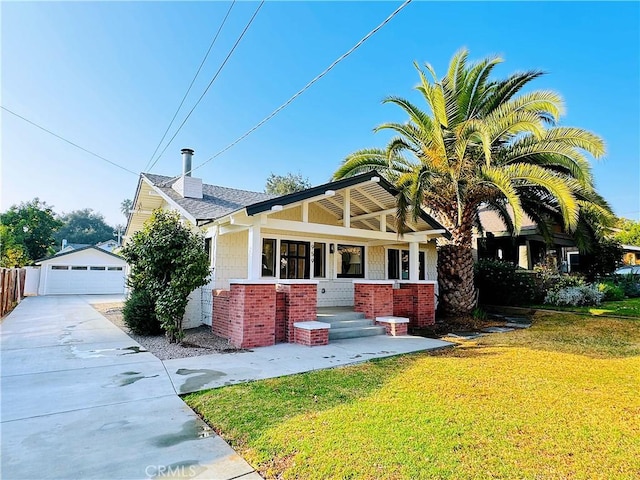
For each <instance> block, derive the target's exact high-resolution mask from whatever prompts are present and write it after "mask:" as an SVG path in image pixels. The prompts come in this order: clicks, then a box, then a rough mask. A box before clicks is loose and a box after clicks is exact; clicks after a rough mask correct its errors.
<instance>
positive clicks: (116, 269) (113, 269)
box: [107, 267, 122, 272]
mask: <svg viewBox="0 0 640 480" xmlns="http://www.w3.org/2000/svg"><path fill="white" fill-rule="evenodd" d="M107 270H109V271H110V272H113V271H117V272H121V271H122V267H109V268H107Z"/></svg>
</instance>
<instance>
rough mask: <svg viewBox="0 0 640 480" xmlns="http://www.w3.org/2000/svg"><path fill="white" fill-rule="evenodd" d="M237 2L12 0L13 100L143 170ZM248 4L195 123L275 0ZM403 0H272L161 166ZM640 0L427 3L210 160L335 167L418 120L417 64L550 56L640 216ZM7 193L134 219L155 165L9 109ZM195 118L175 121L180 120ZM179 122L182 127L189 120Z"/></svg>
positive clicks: (220, 167) (319, 65)
mask: <svg viewBox="0 0 640 480" xmlns="http://www.w3.org/2000/svg"><path fill="white" fill-rule="evenodd" d="M229 5H230V4H229V3H227V2H158V3H155V2H139V3H135V2H60V3H54V2H51V3H31V2H15V3H14V2H3V3H2V6H1V9H2V10H1V16H2V19H1V21H2V25H1V26H2V37H1V40H2V98H1V103H2V105H3V106H5V107H6V108H9V109H11V110H13V111H15V112H17V113H19V114H21V115H23V116H25V117H26V118H28V119H30V120H32V121H34V122H36V123H38V124H40V125H42V126H44V127H46V128H48V129H50V130H52V131H54V132H56V133H57V134H59V135H62V136H64V137H66V138H67V139H69V140H71V141H73V142H76V143H78V144H79V145H81V146H83V147H84V148H86V149H88V150H91V151H93V152H95V153H97V154H99V155H102V156H104V157H106V158H108V159H110V160H112V161H114V162H117V163H119V164H121V165H123V166H126V167H127V168H128V169H130V170H133V171H134V172H140V171H142V170H143V169H144V167H145V165H146V164H147V163H148V161H149V159H150V157H151V155H152V153H153V150H154V149H155V147H156V145H157V143H158V142H159V140H160V138H161V136H162V134H163V132H164V130H165V129H166V127H167V125H168V123H169V121H170V119H171V117H172V115H173V113H174V111H175V109H176V107H177V106H178V103H179V102H180V99H181V98H182V96H183V95H184V92H185V91H186V89H187V87H188V85H189V82H190V81H191V79H192V77H193V75H194V73H195V71H196V69H197V67H198V65H199V64H200V62H201V60H202V58H203V56H204V53H205V52H206V50H207V48H208V47H209V44H210V42H211V39H212V38H213V35H214V34H215V31H216V30H217V28H218V26H219V24H220V22H221V20H222V17H223V16H224V14H225V13H226V11H227V9H228V8H229ZM257 5H258V4H257V3H256V2H238V3H237V4H236V5H235V6H234V8H233V10H232V12H231V15H230V18H229V21H228V22H227V24H226V25H225V27H224V29H223V31H222V33H221V35H220V38H219V39H218V42H217V43H216V45H215V46H214V48H213V51H212V53H211V54H210V56H209V58H208V60H207V63H206V64H205V66H204V67H203V70H202V72H201V74H200V77H199V78H198V80H197V81H196V83H195V85H194V87H193V90H192V92H191V95H190V96H189V98H188V99H187V102H186V104H185V106H186V107H187V108H185V109H184V110H183V111H182V112H181V113H180V114H179V115H178V120H179V121H182V119H183V118H184V115H186V113H187V112H188V110H189V109H190V108H191V106H192V105H193V104H194V102H195V100H196V99H197V98H198V97H199V96H200V94H201V93H202V91H203V90H204V88H205V87H206V85H207V84H208V83H209V81H210V79H211V77H212V76H213V74H214V73H215V71H216V70H217V68H218V66H219V65H220V63H221V62H222V60H223V59H224V57H225V56H226V54H227V52H228V51H229V49H230V48H231V46H232V45H233V43H234V42H235V40H236V38H237V36H238V35H239V33H240V31H241V30H242V28H243V27H244V26H245V24H246V22H247V21H248V19H249V18H250V16H251V15H252V13H253V11H254V10H255V8H256V7H257ZM399 5H400V2H271V1H268V2H267V3H266V4H265V5H264V7H263V8H262V10H261V11H260V13H259V14H258V16H257V18H256V20H255V22H254V23H253V25H252V26H251V28H250V29H249V31H248V32H247V34H246V36H245V37H244V39H243V40H242V42H241V43H240V45H239V47H238V48H237V50H236V51H235V53H234V54H233V56H232V57H231V59H230V60H229V62H228V63H227V65H226V67H225V68H224V69H223V71H222V73H221V74H220V76H219V78H218V79H217V80H216V82H215V83H214V84H213V86H212V87H211V89H210V90H209V93H208V94H207V96H206V97H205V98H204V100H203V101H202V103H200V105H199V106H198V108H197V109H196V110H195V112H194V114H193V115H192V116H191V118H190V119H189V120H188V121H187V123H186V124H185V126H184V127H183V128H182V130H181V131H180V133H179V134H178V135H177V137H176V139H175V140H174V141H173V142H172V144H171V145H170V146H169V148H168V149H167V150H166V152H165V154H164V155H163V156H162V158H161V159H160V160H159V161H158V163H157V165H156V166H155V167H154V168H153V173H158V174H165V175H176V174H178V173H179V172H180V168H181V164H180V149H181V148H184V147H190V148H193V149H194V150H195V152H196V154H195V157H194V163H195V165H198V164H200V163H201V162H203V161H204V160H206V159H208V158H209V157H211V156H212V155H213V154H214V153H216V152H218V151H219V150H220V149H222V148H223V147H225V146H226V145H228V144H229V143H230V142H231V141H233V140H235V139H236V138H237V137H238V136H240V135H241V134H243V133H244V132H245V131H247V130H248V129H249V128H251V127H252V126H253V125H255V124H256V123H257V122H258V121H260V120H261V119H262V118H264V117H265V116H266V115H267V114H269V113H270V112H271V111H272V110H274V109H275V108H276V107H278V106H279V105H280V104H282V103H283V102H284V101H285V100H287V99H288V98H289V97H290V96H291V95H292V94H293V93H295V92H296V91H298V90H299V89H300V88H301V87H302V86H303V85H305V84H306V83H307V82H308V81H309V80H311V79H312V78H313V77H314V76H315V75H317V74H318V73H320V72H321V71H322V70H323V69H324V68H325V67H327V66H328V65H329V64H330V63H331V62H332V61H333V60H335V59H336V58H337V57H338V56H340V55H341V54H343V53H344V52H345V51H346V50H348V49H349V48H350V47H351V46H353V45H354V44H355V43H356V42H357V41H358V40H359V39H360V38H362V37H363V36H364V35H365V34H366V33H367V32H369V31H370V30H371V29H372V28H373V27H375V26H376V25H378V24H379V23H380V22H381V21H382V20H383V19H384V18H386V17H387V16H388V15H389V14H390V13H391V12H392V11H393V10H394V9H395V8H396V7H397V6H399ZM639 23H640V4H639V3H637V2H622V3H615V2H602V3H600V2H567V3H560V2H530V3H529V2H470V3H466V2H418V1H414V2H413V3H411V4H410V5H409V6H408V7H407V8H405V9H404V10H403V11H402V12H401V13H400V14H399V15H398V16H396V17H395V18H394V19H393V20H392V21H391V23H389V24H388V25H386V26H385V27H384V28H383V29H382V30H381V31H379V32H378V33H377V34H376V35H375V36H373V37H372V38H370V39H369V40H368V41H367V42H366V43H365V44H364V45H363V46H362V47H360V49H359V50H357V51H356V52H355V53H354V54H353V55H351V56H350V57H349V58H347V59H346V60H345V61H343V62H342V63H340V64H339V65H338V66H337V67H336V68H335V69H334V70H333V71H331V72H330V73H329V74H328V75H327V76H326V77H324V78H323V79H321V80H320V81H319V82H318V83H316V84H315V85H314V86H313V87H311V89H309V90H308V91H307V92H306V93H304V94H303V95H302V96H301V97H299V98H298V99H297V100H296V101H295V102H294V103H293V104H291V105H290V106H289V107H287V108H286V109H285V110H283V111H282V112H281V113H280V114H279V115H278V116H276V117H275V118H274V119H273V120H271V121H270V122H268V123H267V124H266V125H265V126H263V127H262V128H260V129H259V130H258V131H256V132H255V133H253V134H252V135H251V136H249V137H248V138H247V139H245V140H244V141H242V142H241V143H239V144H238V145H237V146H235V147H234V148H232V149H231V150H229V151H228V152H226V153H225V154H223V155H221V156H220V157H218V158H217V159H215V160H214V161H212V162H210V163H208V164H207V165H206V166H204V167H203V168H201V169H199V170H197V171H196V172H194V176H197V177H200V178H203V180H204V181H205V183H212V184H218V185H225V186H230V187H236V188H245V189H248V190H258V191H261V190H263V189H264V184H265V180H266V178H267V177H268V176H269V174H270V173H271V172H273V173H276V174H284V173H286V172H289V171H291V172H300V173H302V174H303V175H304V176H306V177H308V178H309V179H310V181H311V182H312V183H313V184H319V183H323V182H325V181H327V180H328V179H329V177H330V176H331V174H332V172H333V171H334V170H335V169H336V168H337V166H338V165H339V163H340V162H341V160H342V159H343V158H344V157H345V156H346V155H347V154H349V153H350V152H352V151H354V150H357V149H360V148H364V147H375V146H383V145H384V144H385V142H386V140H387V137H386V136H385V135H384V134H374V133H373V131H372V129H373V127H375V126H376V125H377V124H380V123H382V122H385V121H391V120H393V121H403V120H404V118H403V117H402V115H401V114H400V112H399V111H398V110H397V107H393V106H391V105H382V104H381V100H382V99H383V98H384V97H385V96H387V95H400V96H405V97H409V98H411V99H413V100H415V101H419V100H420V99H419V97H418V96H417V95H416V93H415V92H413V90H412V89H413V87H414V86H415V84H416V83H417V75H416V72H415V70H414V67H413V62H414V61H418V62H421V63H423V62H429V63H431V64H432V65H433V66H434V67H435V69H436V72H438V74H439V75H443V74H444V72H445V69H446V67H447V64H448V61H449V59H450V58H451V56H452V55H453V54H454V52H455V51H456V50H458V49H459V48H461V47H467V48H468V49H469V50H470V58H472V59H480V58H482V57H485V56H488V55H491V54H499V55H501V56H502V57H503V58H504V59H505V63H504V64H502V65H500V66H499V67H498V68H497V69H496V71H495V72H496V75H498V76H506V75H508V74H510V73H512V72H515V71H517V70H526V69H541V70H544V71H546V72H548V75H546V76H544V77H543V78H541V79H539V80H537V81H535V82H534V83H533V84H532V86H533V87H535V88H539V89H553V90H556V91H558V92H559V93H561V94H562V96H563V97H564V99H565V103H566V111H567V113H566V115H565V117H564V118H563V119H562V122H561V123H562V124H563V125H572V126H578V127H581V128H586V129H588V130H591V131H593V132H595V133H597V134H599V135H601V136H602V137H603V138H604V139H605V141H606V143H607V156H606V158H605V159H604V160H601V161H598V162H596V163H594V167H593V170H594V174H595V179H596V186H597V188H598V190H599V191H600V192H601V193H602V194H603V195H604V196H605V198H606V199H607V200H608V201H609V202H610V203H611V205H612V206H613V208H614V210H615V212H616V213H617V214H618V215H621V216H625V217H628V218H635V219H639V218H640V141H639V135H640V63H639V62H640V60H639V59H640V30H639ZM1 119H2V127H1V128H2V150H1V151H2V205H1V210H2V211H4V210H6V209H7V208H9V206H11V205H12V204H14V203H18V202H20V201H28V200H30V199H32V198H34V197H36V196H37V197H39V198H40V199H41V200H45V201H46V202H48V203H49V204H52V205H54V207H55V210H56V211H57V212H69V211H71V210H76V209H80V208H93V209H94V210H96V211H99V212H101V213H103V214H104V215H105V217H106V220H107V221H108V222H109V223H111V224H116V223H124V220H125V219H124V217H123V216H122V215H121V214H120V213H119V205H120V202H121V201H122V200H123V199H124V198H133V196H134V193H135V187H136V183H137V177H136V176H135V175H133V174H130V173H127V172H124V171H122V170H119V169H117V168H115V167H113V166H111V165H109V164H107V163H105V162H102V161H100V160H98V159H96V158H94V157H92V156H90V155H88V154H86V153H84V152H82V151H80V150H77V149H75V148H74V147H72V146H70V145H68V144H66V143H64V142H61V141H60V140H58V139H56V138H54V137H52V136H50V135H48V134H46V133H44V132H42V131H41V130H38V129H36V128H34V127H33V126H31V125H29V124H27V123H25V122H24V121H22V120H20V119H17V118H15V117H14V116H12V115H10V114H8V113H6V112H4V111H2V116H1ZM176 127H177V125H175V126H174V127H173V129H175V128H176ZM173 129H172V131H171V132H170V135H172V134H173V132H174V131H175V130H173Z"/></svg>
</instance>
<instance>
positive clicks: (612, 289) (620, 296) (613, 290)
mask: <svg viewBox="0 0 640 480" xmlns="http://www.w3.org/2000/svg"><path fill="white" fill-rule="evenodd" d="M598 291H600V292H601V293H602V294H603V295H604V297H603V298H602V300H603V301H605V302H609V301H613V300H624V289H623V288H622V287H621V286H620V285H616V284H615V283H613V282H611V281H607V282H601V283H599V284H598Z"/></svg>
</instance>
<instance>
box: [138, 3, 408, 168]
mask: <svg viewBox="0 0 640 480" xmlns="http://www.w3.org/2000/svg"><path fill="white" fill-rule="evenodd" d="M409 1H411V0H409ZM264 2H265V0H262V1H261V2H260V5H258V8H256V11H255V12H253V16H252V17H251V19H250V20H249V22H248V23H247V25H246V26H245V27H244V30H243V31H242V33H241V34H240V36H239V37H238V39H237V40H236V43H235V44H234V45H233V47H231V50H229V53H228V54H227V57H226V58H225V59H224V61H223V62H222V64H221V65H220V68H218V71H217V72H216V73H215V75H214V76H213V78H212V79H211V81H210V82H209V85H207V88H205V90H204V92H202V95H200V98H198V101H196V104H195V105H194V106H193V108H192V109H191V110H190V111H189V113H188V114H187V116H186V117H185V119H184V120H183V121H182V123H181V124H180V126H179V127H178V129H177V130H176V133H174V134H173V136H172V137H171V139H170V140H169V143H167V144H166V145H165V147H164V148H163V149H162V152H160V155H158V157H157V158H156V159H155V161H154V162H153V163H152V164H151V166H150V167H149V169H151V168H153V167H154V166H155V164H156V163H158V160H160V158H161V157H162V155H163V154H164V152H166V151H167V148H169V145H171V142H173V140H174V139H175V138H176V136H177V135H178V133H179V132H180V130H181V129H182V127H183V126H184V124H185V123H187V120H188V119H189V117H190V116H191V114H192V113H193V111H194V110H195V109H196V107H197V106H198V105H199V104H200V102H201V101H202V99H203V98H204V96H205V95H206V94H207V92H208V91H209V88H211V85H213V82H215V80H216V78H218V75H219V74H220V72H221V71H222V69H223V68H224V66H225V65H226V64H227V61H228V60H229V58H231V55H232V54H233V52H234V51H235V49H236V47H237V46H238V44H239V43H240V40H242V38H243V37H244V35H245V33H247V30H249V27H250V26H251V24H252V23H253V20H254V19H255V18H256V16H257V15H258V12H259V11H260V9H261V8H262V5H264Z"/></svg>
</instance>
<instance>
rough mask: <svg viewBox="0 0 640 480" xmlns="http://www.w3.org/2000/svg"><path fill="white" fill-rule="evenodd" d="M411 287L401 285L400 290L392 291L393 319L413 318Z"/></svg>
mask: <svg viewBox="0 0 640 480" xmlns="http://www.w3.org/2000/svg"><path fill="white" fill-rule="evenodd" d="M407 286H408V287H410V286H411V285H404V284H401V287H400V288H396V289H394V290H393V315H394V316H395V317H407V318H410V319H411V318H413V288H403V287H407Z"/></svg>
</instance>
